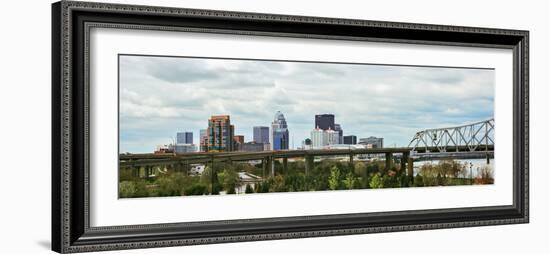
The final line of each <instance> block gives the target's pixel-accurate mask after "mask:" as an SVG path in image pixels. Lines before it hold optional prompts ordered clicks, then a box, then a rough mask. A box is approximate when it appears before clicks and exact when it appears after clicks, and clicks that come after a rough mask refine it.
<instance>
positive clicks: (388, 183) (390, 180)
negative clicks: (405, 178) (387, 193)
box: [382, 175, 401, 188]
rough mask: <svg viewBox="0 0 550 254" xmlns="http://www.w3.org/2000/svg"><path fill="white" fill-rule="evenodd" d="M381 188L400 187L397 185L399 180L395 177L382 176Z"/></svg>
mask: <svg viewBox="0 0 550 254" xmlns="http://www.w3.org/2000/svg"><path fill="white" fill-rule="evenodd" d="M382 186H383V187H382V188H398V187H401V186H400V184H399V180H398V179H397V177H396V176H395V175H394V176H389V175H384V177H382Z"/></svg>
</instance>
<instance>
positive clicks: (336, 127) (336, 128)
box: [334, 123, 344, 144]
mask: <svg viewBox="0 0 550 254" xmlns="http://www.w3.org/2000/svg"><path fill="white" fill-rule="evenodd" d="M334 131H336V132H338V143H337V144H343V143H344V130H342V126H341V125H340V124H337V123H335V124H334Z"/></svg>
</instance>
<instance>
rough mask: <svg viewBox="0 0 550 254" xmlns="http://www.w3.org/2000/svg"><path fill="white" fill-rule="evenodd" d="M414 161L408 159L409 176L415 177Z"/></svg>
mask: <svg viewBox="0 0 550 254" xmlns="http://www.w3.org/2000/svg"><path fill="white" fill-rule="evenodd" d="M413 164H414V160H413V158H411V157H410V156H409V157H408V158H407V175H408V176H410V177H413V174H414V172H413V168H414V166H413Z"/></svg>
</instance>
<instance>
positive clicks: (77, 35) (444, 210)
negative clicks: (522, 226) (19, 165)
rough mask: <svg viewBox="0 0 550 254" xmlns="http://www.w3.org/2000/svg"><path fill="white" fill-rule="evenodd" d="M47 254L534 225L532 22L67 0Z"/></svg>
mask: <svg viewBox="0 0 550 254" xmlns="http://www.w3.org/2000/svg"><path fill="white" fill-rule="evenodd" d="M52 31H53V34H52V55H53V58H52V59H53V60H52V62H53V63H52V66H53V68H52V96H53V100H52V101H53V105H52V107H53V112H52V115H53V117H52V136H53V141H52V143H53V144H52V151H53V152H52V249H53V250H55V251H57V252H62V253H69V252H86V251H100V250H116V249H131V248H151V247H165V246H179V245H192V244H207V243H222V242H235V241H257V240H272V239H285V238H299V237H322V236H332V235H343V234H364V233H376V232H393V231H404V230H422V229H437V228H452V227H470V226H486V225H497V224H514V223H527V222H528V220H529V212H528V211H529V209H528V208H529V195H528V194H529V185H528V168H529V166H528V165H529V164H528V163H529V160H528V151H529V143H528V125H529V119H528V105H529V104H528V102H529V100H528V71H529V62H528V59H529V58H528V55H529V54H528V52H529V51H528V35H529V33H528V31H518V30H505V29H493V28H475V27H456V26H444V25H426V24H411V23H396V22H382V21H367V20H350V19H335V18H320V17H303V16H286V15H274V14H258V13H239V12H226V11H212V10H197V9H181V8H169V7H153V6H136V5H121V4H105V3H88V2H72V1H61V2H57V3H54V4H53V6H52Z"/></svg>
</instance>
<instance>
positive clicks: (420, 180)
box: [413, 174, 424, 187]
mask: <svg viewBox="0 0 550 254" xmlns="http://www.w3.org/2000/svg"><path fill="white" fill-rule="evenodd" d="M413 186H414V187H422V186H424V178H423V177H422V176H421V175H420V174H417V175H416V176H415V177H414V183H413Z"/></svg>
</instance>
